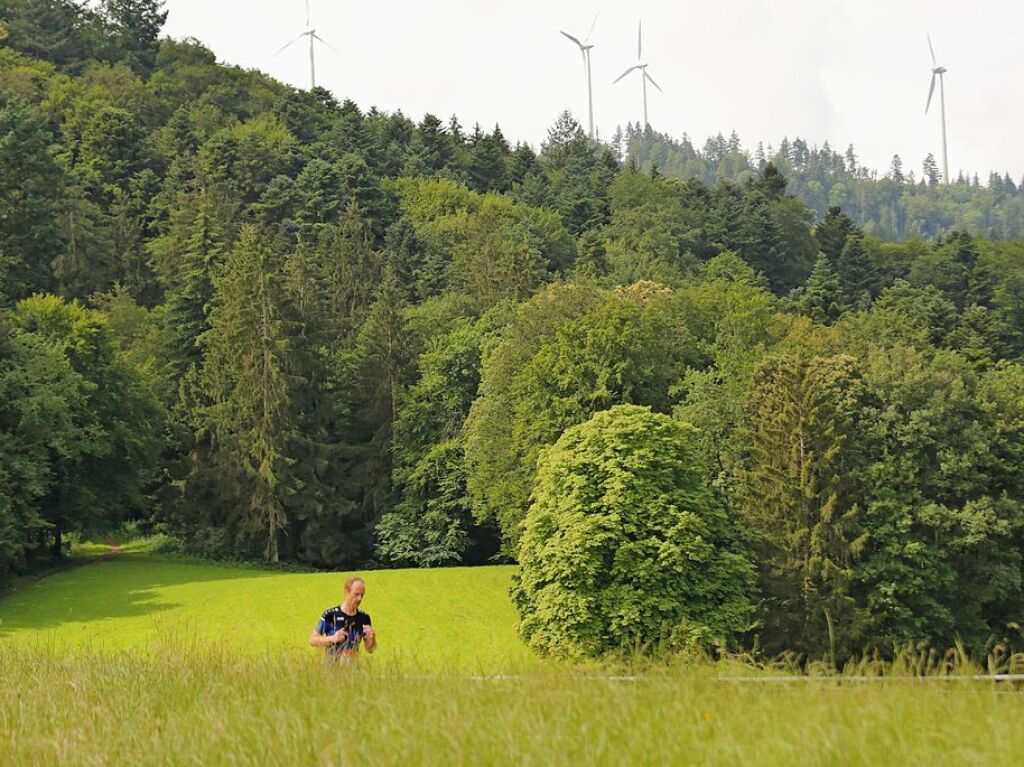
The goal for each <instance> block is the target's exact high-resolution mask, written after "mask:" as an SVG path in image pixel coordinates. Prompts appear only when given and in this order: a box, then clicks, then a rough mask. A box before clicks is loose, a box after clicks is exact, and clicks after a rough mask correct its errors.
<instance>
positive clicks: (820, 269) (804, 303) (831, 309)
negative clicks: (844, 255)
mask: <svg viewBox="0 0 1024 767" xmlns="http://www.w3.org/2000/svg"><path fill="white" fill-rule="evenodd" d="M796 307H797V310H798V311H799V312H800V313H801V314H805V315H807V316H808V317H810V318H811V319H812V320H814V321H815V322H822V323H824V324H826V325H831V324H832V323H833V322H835V321H836V320H837V319H839V316H840V315H841V314H842V313H843V291H842V288H841V287H840V283H839V277H838V276H837V275H836V273H835V270H834V269H833V268H832V265H831V264H830V263H829V261H828V258H826V257H825V254H824V253H819V254H818V258H817V260H816V261H815V262H814V269H813V270H812V271H811V276H810V277H808V278H807V283H806V284H805V285H804V286H803V287H802V288H800V290H799V291H797V295H796Z"/></svg>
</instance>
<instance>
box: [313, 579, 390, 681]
mask: <svg viewBox="0 0 1024 767" xmlns="http://www.w3.org/2000/svg"><path fill="white" fill-rule="evenodd" d="M365 595H366V582H365V581H364V580H363V579H362V578H360V577H359V576H357V575H356V576H352V577H351V578H349V579H348V580H346V581H345V597H344V599H343V600H342V602H341V604H340V605H338V606H337V607H330V608H328V609H326V610H324V613H323V615H321V616H320V621H319V622H318V623H317V624H316V628H315V629H313V633H312V634H310V635H309V643H310V644H311V645H312V646H313V647H326V648H327V660H333V661H342V662H349V661H351V660H353V659H354V658H355V657H356V655H357V654H358V653H359V644H360V643H363V644H365V645H366V651H367V652H368V653H372V652H373V651H374V650H376V649H377V633H376V632H375V631H374V630H373V626H371V625H370V616H369V615H367V614H366V613H364V612H363V611H362V610H360V609H359V605H360V604H362V601H363V597H364V596H365Z"/></svg>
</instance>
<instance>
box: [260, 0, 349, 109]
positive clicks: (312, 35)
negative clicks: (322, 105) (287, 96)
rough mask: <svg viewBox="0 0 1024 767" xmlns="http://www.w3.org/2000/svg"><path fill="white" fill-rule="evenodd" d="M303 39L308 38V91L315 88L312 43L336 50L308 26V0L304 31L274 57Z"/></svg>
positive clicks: (313, 48)
mask: <svg viewBox="0 0 1024 767" xmlns="http://www.w3.org/2000/svg"><path fill="white" fill-rule="evenodd" d="M304 37H308V38H309V89H310V90H313V89H314V88H316V55H315V46H314V41H318V42H321V43H323V44H324V45H326V46H327V47H328V48H330V49H331V50H332V51H337V50H338V49H337V48H335V47H334V46H333V45H331V44H330V43H329V42H327V41H326V40H324V39H323V38H322V37H320V35H318V34H317V33H316V30H315V29H313V28H312V27H311V26H310V23H309V0H306V31H305V32H303V33H302V34H301V35H299V36H298V37H296V38H295V39H294V40H291V41H289V42H288V43H287V44H286V45H283V46H282V47H281V48H279V49H278V51H277V53H275V54H274V55H275V56H276V55H277V54H278V53H281V51H283V50H284V49H285V48H288V47H290V46H292V45H294V44H295V43H297V42H298V41H299V40H301V39H302V38H304Z"/></svg>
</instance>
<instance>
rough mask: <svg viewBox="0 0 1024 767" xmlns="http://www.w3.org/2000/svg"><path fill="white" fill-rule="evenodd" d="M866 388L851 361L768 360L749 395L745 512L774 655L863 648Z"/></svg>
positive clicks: (798, 357) (742, 506)
mask: <svg viewBox="0 0 1024 767" xmlns="http://www.w3.org/2000/svg"><path fill="white" fill-rule="evenodd" d="M862 389H863V386H862V384H861V381H860V376H859V374H858V372H857V370H856V367H855V363H854V360H853V359H852V358H850V357H846V356H836V357H818V358H808V357H806V356H804V355H802V354H799V353H797V354H788V355H784V356H779V357H773V358H769V359H768V360H766V361H765V362H764V363H763V364H762V366H761V368H760V370H759V371H758V372H757V374H756V377H755V380H754V383H753V386H752V388H751V391H750V399H749V401H748V417H749V425H748V427H747V428H746V432H745V434H744V440H745V442H746V444H747V446H748V449H749V451H750V452H749V455H750V461H749V464H748V467H747V468H746V469H745V470H744V471H743V472H742V477H743V483H744V494H743V500H742V501H741V503H740V508H739V512H740V515H741V518H742V519H743V520H744V521H745V522H746V524H747V525H749V527H750V529H751V530H752V531H753V532H754V533H755V535H756V537H757V541H758V549H759V553H760V570H761V583H762V588H763V590H764V593H765V595H766V597H767V600H768V604H769V605H770V607H769V609H768V613H767V615H766V619H767V620H766V624H765V637H764V643H765V646H766V649H768V650H769V652H772V651H779V650H781V649H783V648H787V649H796V650H798V651H804V652H808V651H809V652H812V653H814V655H815V656H817V657H823V656H826V655H827V654H830V651H831V652H832V653H834V652H835V650H836V649H837V648H836V644H837V642H842V643H844V647H843V649H846V650H850V649H853V648H855V647H856V644H855V643H856V635H855V631H856V623H857V618H856V613H857V609H856V606H855V603H854V600H853V598H852V597H851V595H850V584H851V580H852V575H853V570H852V565H853V562H854V560H855V557H856V554H857V552H858V551H859V549H860V547H861V546H862V545H863V542H862V540H861V538H860V536H861V531H860V530H859V523H858V520H859V514H860V511H859V509H858V507H857V505H856V504H855V503H854V502H853V495H852V493H851V488H852V487H853V479H854V478H853V474H852V473H851V469H852V467H853V459H852V455H853V454H854V452H855V444H854V443H853V442H852V441H851V440H852V439H853V438H854V437H855V433H856V430H855V428H854V427H855V418H856V413H857V408H858V404H859V401H860V398H861V391H862Z"/></svg>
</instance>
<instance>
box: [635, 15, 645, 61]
mask: <svg viewBox="0 0 1024 767" xmlns="http://www.w3.org/2000/svg"><path fill="white" fill-rule="evenodd" d="M643 51H644V21H643V19H640V21H638V22H637V23H636V60H637V61H640V57H641V56H643V55H644V53H643Z"/></svg>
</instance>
